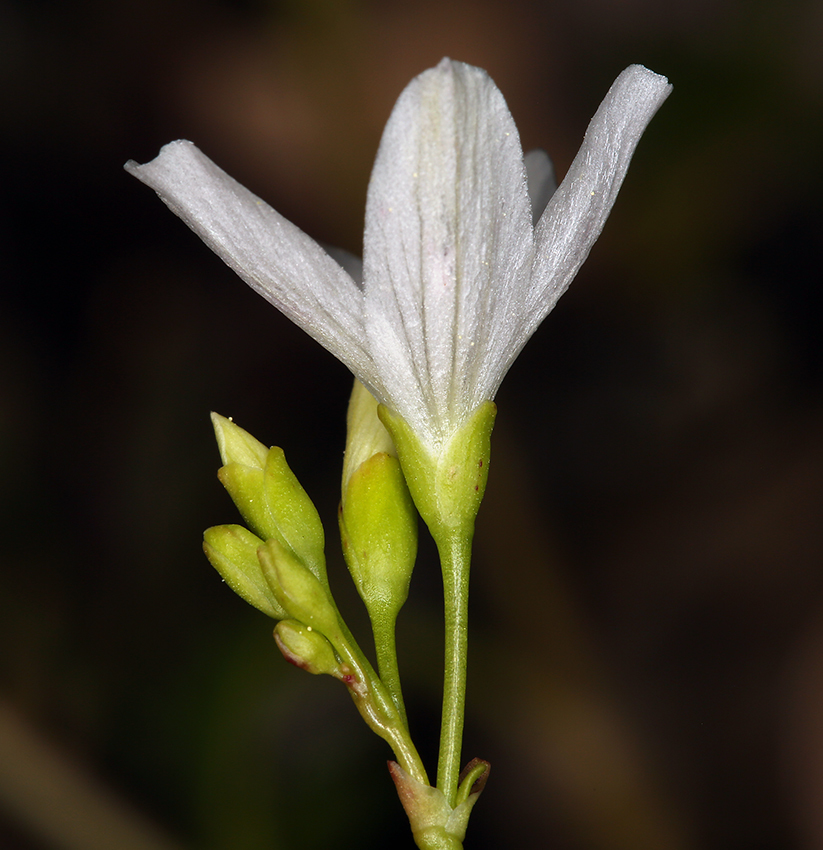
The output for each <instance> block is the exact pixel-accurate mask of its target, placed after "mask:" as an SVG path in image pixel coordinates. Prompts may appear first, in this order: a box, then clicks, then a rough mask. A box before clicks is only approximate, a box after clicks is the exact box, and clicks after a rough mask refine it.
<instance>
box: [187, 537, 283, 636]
mask: <svg viewBox="0 0 823 850" xmlns="http://www.w3.org/2000/svg"><path fill="white" fill-rule="evenodd" d="M262 543H263V541H262V540H261V539H260V538H259V537H257V536H256V535H254V534H252V533H251V532H250V531H249V530H248V529H246V528H243V526H242V525H218V526H215V527H214V528H209V529H207V530H206V532H205V534H204V535H203V551H204V552H205V553H206V557H207V558H208V559H209V561H210V562H211V565H212V566H213V567H214V568H215V569H216V570H217V572H218V573H220V575H221V576H223V578H224V579H225V581H226V584H228V586H229V587H230V588H231V589H232V590H233V591H234V592H235V593H236V594H237V595H238V596H241V597H243V599H245V600H246V602H248V603H249V604H251V605H254V607H255V608H257V609H258V610H260V611H262V612H263V613H264V614H268V615H269V617H274V619H276V620H280V619H282V618H283V617H285V616H286V612H285V611H284V610H283V608H282V607H281V605H280V603H279V602H278V601H277V599H276V598H275V596H274V594H273V593H272V591H271V588H270V587H269V585H268V582H267V581H266V579H265V578H264V577H263V570H262V568H261V567H260V561H259V560H258V559H257V550H258V548H259V547H260V546H261V545H262Z"/></svg>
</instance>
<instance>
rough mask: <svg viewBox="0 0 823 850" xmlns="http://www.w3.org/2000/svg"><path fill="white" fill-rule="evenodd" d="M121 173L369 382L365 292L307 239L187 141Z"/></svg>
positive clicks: (170, 147)
mask: <svg viewBox="0 0 823 850" xmlns="http://www.w3.org/2000/svg"><path fill="white" fill-rule="evenodd" d="M126 170H127V171H128V172H129V173H131V174H133V175H134V176H135V177H137V178H138V179H139V180H141V181H142V182H143V183H146V184H147V185H148V186H150V187H151V188H152V189H154V190H155V191H156V192H157V194H158V195H159V196H160V198H161V199H162V200H163V201H164V202H165V203H166V204H167V205H168V206H169V208H170V209H171V210H172V211H173V212H175V213H176V214H177V215H178V216H180V218H182V219H183V221H185V222H186V224H188V226H189V227H190V228H191V229H192V230H193V231H194V232H195V233H197V235H198V236H200V238H201V239H202V240H203V241H204V242H205V243H206V244H207V245H208V246H209V247H210V248H211V249H212V250H213V251H214V252H215V253H216V254H217V255H218V256H219V257H220V258H221V259H222V260H223V261H224V262H225V263H226V264H227V265H229V266H230V267H231V268H232V269H234V271H235V272H237V274H238V275H239V276H240V277H241V278H242V279H243V280H244V281H245V282H246V283H247V284H248V285H249V286H251V287H252V289H254V290H255V291H256V292H258V293H260V295H262V296H263V297H264V298H266V299H267V300H268V301H270V302H271V303H272V304H274V306H275V307H277V308H278V309H279V310H281V311H282V312H283V313H285V315H286V316H288V317H289V318H290V319H291V320H292V321H293V322H295V324H297V325H299V326H300V327H301V328H302V329H303V330H304V331H306V333H308V334H309V335H310V336H312V337H314V339H316V340H317V341H318V342H319V343H320V344H321V345H323V346H324V347H325V348H327V349H328V350H329V351H331V353H332V354H334V355H335V356H336V357H337V358H339V359H340V360H342V361H343V363H345V364H346V365H347V366H348V367H349V368H350V369H351V370H352V371H353V372H356V373H357V374H359V375H361V376H362V377H361V380H363V381H365V382H367V383H368V382H369V381H370V379H371V378H372V377H373V367H372V362H371V357H370V356H369V354H368V351H367V349H366V346H365V331H364V329H363V294H362V292H361V290H360V289H359V287H358V286H357V285H356V284H355V283H354V281H353V280H352V279H351V278H350V277H349V275H347V274H346V272H345V271H344V270H343V269H342V268H341V267H340V266H339V265H338V264H337V263H336V262H335V261H334V260H333V259H332V258H331V257H330V256H329V255H328V254H327V253H326V252H325V251H324V250H323V249H322V248H321V247H320V246H319V245H318V244H317V243H316V242H315V241H314V240H313V239H311V238H310V237H309V236H307V235H306V234H305V233H303V231H302V230H300V229H299V228H298V227H295V226H294V225H293V224H292V223H291V222H289V221H287V220H286V219H285V218H283V216H281V215H280V214H279V213H277V212H276V211H275V210H273V209H272V208H271V207H270V206H269V205H268V204H266V203H265V202H264V201H262V200H261V199H260V198H258V197H257V196H256V195H254V194H253V193H252V192H250V191H249V190H248V189H246V188H245V187H244V186H241V185H240V183H238V182H237V181H236V180H234V179H233V178H231V177H229V175H228V174H226V172H225V171H223V170H222V169H221V168H219V167H218V166H217V165H215V164H214V163H213V162H212V161H211V160H210V159H209V158H208V157H207V156H206V155H205V154H203V153H202V152H201V151H200V150H198V149H197V148H196V147H195V146H194V145H193V144H192V143H191V142H187V141H182V140H181V141H177V142H171V143H170V144H168V145H165V146H164V147H163V148H162V150H161V151H160V153H159V154H158V156H157V157H156V158H155V159H153V160H152V161H151V162H149V163H146V164H145V165H138V164H137V163H134V162H130V163H127V165H126Z"/></svg>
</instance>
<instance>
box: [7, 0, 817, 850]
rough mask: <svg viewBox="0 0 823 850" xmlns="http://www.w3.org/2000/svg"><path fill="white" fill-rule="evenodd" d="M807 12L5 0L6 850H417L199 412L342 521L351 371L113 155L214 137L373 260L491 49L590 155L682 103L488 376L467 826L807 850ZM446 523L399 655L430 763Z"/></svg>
mask: <svg viewBox="0 0 823 850" xmlns="http://www.w3.org/2000/svg"><path fill="white" fill-rule="evenodd" d="M821 43H823V6H821V4H820V3H819V2H812V0H808V2H800V0H788V2H783V1H782V0H755V2H745V0H691V2H690V1H689V0H674V2H670V3H666V4H662V3H659V2H653V0H575V1H574V2H557V3H550V2H539V0H506V2H502V0H458V1H457V2H434V0H408V2H377V0H373V2H357V0H340V1H338V0H282V2H276V0H271V2H265V0H247V2H241V0H236V1H235V2H230V0H173V2H167V1H166V0H134V2H126V3H112V2H108V0H86V2H80V1H79V0H62V1H61V0H4V2H3V3H2V5H0V80H1V82H0V280H2V306H0V352H2V353H1V354H0V481H2V495H0V500H2V503H1V504H0V522H1V523H2V526H0V535H2V536H1V537H0V540H2V555H0V558H1V559H2V563H1V565H0V566H1V569H2V573H0V847H2V848H9V849H10V850H52V848H54V850H63V848H69V850H74V848H77V850H96V848H110V850H147V848H152V850H184V849H185V850H224V848H232V850H275V849H276V848H288V850H291V848H300V850H320V848H323V850H326V848H350V847H357V848H365V850H368V848H378V847H380V848H385V847H393V846H396V847H411V839H410V838H409V837H408V834H407V833H408V827H407V824H406V823H405V818H404V815H403V813H402V811H401V809H400V806H399V804H398V803H397V800H396V797H395V794H394V790H393V788H392V786H391V783H390V782H389V779H388V775H387V772H386V770H385V760H386V758H387V757H388V756H389V752H388V750H387V748H386V747H385V745H384V744H383V743H382V742H381V741H379V740H378V739H377V738H375V737H374V736H372V735H371V734H370V733H369V732H368V731H367V729H366V728H365V726H364V725H363V724H362V722H361V721H360V718H359V717H358V716H357V714H356V712H355V710H354V709H353V707H352V705H351V704H350V700H349V699H348V697H347V695H346V694H345V692H344V689H343V688H341V687H340V686H339V685H337V684H336V683H334V682H332V681H331V680H328V679H325V678H314V677H310V676H307V675H306V674H304V673H302V672H301V671H298V670H296V669H294V668H292V667H290V666H289V665H287V664H285V663H284V662H283V660H282V658H281V657H280V655H279V653H278V652H277V650H276V647H275V645H274V643H273V641H272V640H271V636H270V632H271V625H272V623H271V622H269V621H268V620H266V619H265V618H264V617H263V615H261V614H258V613H257V612H256V611H254V610H253V609H251V608H250V607H248V606H246V605H245V604H244V603H242V602H241V601H240V600H239V599H238V598H236V597H234V596H233V595H232V594H231V593H230V591H229V590H228V589H227V588H226V587H225V586H223V585H222V584H221V582H220V580H219V578H218V576H217V575H216V573H214V571H213V570H212V569H211V567H210V566H209V565H208V563H207V562H206V560H205V558H204V557H203V556H202V554H201V552H200V542H201V533H202V531H203V529H205V528H206V527H207V526H209V525H214V524H218V523H222V522H234V521H236V517H235V512H234V508H233V506H232V505H231V503H230V501H229V499H228V497H227V496H226V494H225V493H224V492H223V491H222V488H221V487H220V486H219V484H218V482H217V480H216V478H215V472H216V469H217V466H218V454H217V451H216V448H215V446H214V443H213V436H212V433H211V429H210V425H209V420H208V412H209V411H210V410H212V409H213V410H217V411H219V412H221V413H223V414H224V415H231V416H233V417H234V419H235V420H236V421H237V422H238V423H239V424H241V425H243V426H244V427H246V428H248V429H249V430H250V431H251V432H252V433H254V434H255V435H256V436H257V437H259V438H260V439H261V440H263V441H264V442H266V443H268V444H277V445H281V446H283V447H284V448H285V450H286V454H287V457H288V458H289V460H290V462H291V465H292V467H293V469H294V470H295V471H296V473H297V474H298V476H299V477H300V479H301V481H302V483H303V484H304V486H305V487H306V489H307V490H308V491H309V493H310V495H311V496H312V497H313V498H314V499H315V502H316V504H317V505H318V508H319V510H320V512H321V514H322V516H323V518H324V521H325V523H326V528H327V532H328V538H329V542H328V547H327V548H328V553H329V560H330V571H331V574H332V582H333V586H334V588H335V591H336V594H338V595H339V596H340V597H342V601H341V605H342V606H343V607H344V608H345V610H346V612H347V614H348V616H349V618H350V620H351V621H352V625H353V628H354V629H355V631H358V632H359V633H360V635H361V636H362V639H363V641H364V642H365V632H364V631H363V629H364V626H365V623H364V619H365V618H364V614H363V612H362V606H361V605H360V603H359V601H358V600H357V599H356V597H355V595H354V594H353V592H352V591H351V590H350V588H349V584H348V580H347V577H346V575H345V570H344V568H343V566H342V560H341V558H340V556H339V554H338V545H337V543H336V539H335V538H336V535H335V532H334V529H335V525H336V521H335V511H336V505H337V499H338V497H339V495H338V487H339V482H338V476H339V469H340V460H341V454H342V449H343V439H344V436H343V417H344V413H345V407H346V402H347V396H348V392H349V389H350V379H349V376H348V374H347V372H346V371H345V369H344V368H343V367H341V366H340V365H339V364H338V363H337V362H336V361H335V360H334V359H333V358H332V357H331V355H329V354H327V353H326V352H325V351H324V350H322V349H321V348H320V347H319V346H318V345H317V344H315V343H314V342H312V341H311V340H310V339H309V338H308V337H306V336H304V335H303V334H301V332H299V331H298V330H296V329H295V328H294V327H292V326H291V325H290V324H289V322H288V321H287V320H286V319H284V318H283V317H282V316H280V315H279V314H278V313H276V311H275V310H274V309H273V308H271V307H269V306H268V305H266V304H265V302H263V301H262V300H260V299H259V298H258V297H257V296H256V295H254V294H253V293H252V292H251V291H250V290H248V289H247V288H246V287H245V286H244V285H243V284H242V283H241V282H240V281H239V280H238V279H237V278H235V277H234V276H233V274H232V273H231V272H230V271H229V270H228V269H226V268H225V267H224V266H223V265H222V264H221V263H220V261H219V260H217V259H216V258H215V257H214V256H213V255H212V254H211V253H210V252H209V251H208V250H207V249H206V248H205V247H203V246H202V245H201V244H200V243H199V241H198V240H197V239H196V237H194V236H193V235H192V234H191V233H190V232H189V231H188V230H187V229H186V228H185V226H184V225H182V224H181V222H179V221H178V220H177V219H176V218H175V217H174V216H172V215H171V214H170V213H169V212H168V211H167V210H166V209H165V207H163V205H162V204H161V203H160V202H159V201H158V200H157V198H156V197H155V196H154V194H153V193H152V192H150V191H149V190H148V189H146V188H145V187H144V186H142V185H140V184H139V183H138V182H137V181H135V180H133V179H132V178H130V177H129V176H127V175H126V174H125V172H123V170H122V164H123V163H124V161H125V160H127V159H129V158H134V159H136V160H138V161H146V160H148V159H150V158H152V157H153V156H155V154H156V153H157V151H158V149H159V148H160V146H161V145H162V144H163V143H165V142H167V141H169V140H172V139H176V138H189V139H192V140H193V141H195V142H196V143H197V144H198V145H199V146H200V147H201V148H202V149H203V150H204V151H205V152H206V153H207V154H208V155H209V156H211V157H212V158H213V159H214V160H216V161H217V162H218V163H219V164H221V165H222V166H223V167H224V168H225V169H226V170H227V171H229V172H230V173H231V174H232V175H233V176H235V177H237V178H238V179H239V180H241V181H242V182H244V183H245V184H247V185H248V186H249V187H251V188H252V189H253V190H254V191H256V192H257V193H258V194H259V195H261V196H263V197H264V198H266V199H267V200H268V201H269V202H270V203H271V204H272V205H273V206H275V207H276V208H277V209H278V210H279V211H281V212H282V213H283V214H285V215H286V216H287V217H289V218H291V219H292V220H293V221H295V222H296V223H297V224H298V225H299V226H300V227H302V228H303V229H304V230H306V231H307V232H308V233H310V234H311V235H312V236H314V237H316V238H318V239H320V240H323V241H324V242H326V243H329V244H333V245H338V246H341V247H344V248H347V249H348V250H350V251H353V252H359V251H360V246H361V241H360V240H361V234H362V223H363V209H364V202H365V192H366V185H367V181H368V176H369V172H370V168H371V163H372V161H373V157H374V153H375V150H376V147H377V144H378V141H379V137H380V132H381V130H382V126H383V124H384V123H385V121H386V119H387V117H388V114H389V111H390V109H391V106H392V104H393V102H394V100H395V98H396V97H397V95H398V94H399V93H400V91H401V90H402V88H403V86H404V85H405V84H406V83H407V82H408V81H409V80H410V79H411V78H412V76H414V75H415V74H417V73H419V72H420V71H422V70H424V69H425V68H427V67H429V66H431V65H433V64H435V63H436V62H437V61H438V60H439V59H440V58H441V57H442V56H443V55H449V56H451V57H452V58H455V59H460V60H463V61H466V62H470V63H473V64H476V65H480V66H482V67H484V68H486V69H487V70H488V71H489V72H490V74H491V75H492V77H493V78H494V79H495V81H496V82H497V83H498V85H499V86H500V88H501V89H502V91H503V93H504V95H505V96H506V98H507V99H508V102H509V105H510V108H511V110H512V112H513V114H514V117H515V120H516V121H517V123H518V126H519V128H520V131H521V136H522V141H523V144H524V147H525V148H526V149H528V148H531V147H536V146H542V147H545V148H546V149H547V150H548V151H549V152H550V154H551V155H552V157H553V158H554V160H555V163H556V166H557V169H558V172H559V174H560V175H562V174H564V173H565V170H566V169H567V167H568V165H569V163H570V162H571V159H572V157H573V156H574V153H575V150H576V148H577V146H578V144H579V142H580V139H581V137H582V134H583V131H584V130H585V127H586V124H587V122H588V120H589V118H590V117H591V115H592V114H593V112H594V110H595V108H596V107H597V105H598V104H599V102H600V100H601V98H602V97H603V95H604V94H605V92H606V90H607V89H608V87H609V85H610V84H611V82H612V80H613V79H614V78H615V77H616V76H617V74H618V73H619V71H620V70H622V69H623V68H624V67H625V66H626V65H628V64H631V63H634V62H640V63H643V64H646V65H648V66H649V67H651V68H652V69H653V70H655V71H657V72H659V73H662V74H665V75H666V76H668V77H669V78H670V80H671V81H672V82H673V83H674V86H675V89H674V93H673V95H672V96H671V98H670V99H669V100H668V102H667V103H666V104H665V105H664V106H663V108H662V109H661V111H660V113H659V114H658V116H657V117H656V118H655V119H654V121H653V122H652V124H651V126H650V129H649V130H648V132H647V133H646V136H645V137H644V139H643V140H642V142H641V144H640V146H639V149H638V151H637V154H636V156H635V160H634V162H633V164H632V167H631V169H630V171H629V175H628V179H627V181H626V183H625V186H624V189H623V191H622V193H621V196H620V199H619V200H618V203H617V205H616V207H615V210H614V213H613V215H612V218H611V220H610V221H609V223H608V225H607V227H606V231H605V233H604V235H603V237H602V238H601V240H600V242H599V243H598V245H597V246H596V248H595V250H594V251H593V253H592V256H591V257H590V259H589V261H588V262H587V264H586V266H585V267H584V269H583V271H582V273H581V274H580V275H579V277H578V280H577V281H576V282H575V284H574V285H573V286H572V288H571V290H570V291H569V293H568V294H567V295H566V296H565V297H564V298H563V299H562V301H561V303H560V305H559V306H558V308H557V309H556V310H555V312H554V313H553V314H552V315H551V316H550V317H549V319H548V320H547V321H546V322H545V324H544V325H543V327H542V328H541V329H540V331H539V332H538V333H537V335H536V336H535V338H534V339H533V340H532V341H531V342H530V343H529V345H528V346H527V348H526V350H525V351H524V353H523V355H522V356H521V357H520V359H519V360H518V362H517V363H516V364H515V366H514V367H513V369H512V371H511V373H510V374H509V376H508V377H507V379H506V381H505V382H504V384H503V387H502V389H501V391H500V393H499V395H498V399H497V401H498V403H499V409H500V413H499V417H498V425H497V428H496V432H495V437H494V443H493V463H492V475H491V478H490V485H489V490H488V494H487V501H486V504H484V507H483V510H482V512H481V517H480V524H479V525H480V527H479V531H478V537H477V546H476V558H475V564H474V569H473V608H472V613H473V621H472V622H473V626H472V630H473V631H472V650H471V663H470V671H469V677H470V693H469V699H470V703H469V705H470V707H469V715H468V725H467V731H466V741H465V758H466V760H468V759H469V758H470V757H472V756H475V755H477V756H481V757H484V758H487V759H489V760H490V761H491V762H492V764H493V770H492V775H491V780H490V782H489V785H488V786H487V790H486V791H485V794H484V796H483V799H482V800H481V802H480V804H479V805H478V807H477V808H476V809H475V814H474V816H473V818H472V823H471V825H470V828H469V836H468V841H467V846H468V847H469V848H477V850H480V848H492V847H495V848H499V847H507V848H508V847H511V848H521V847H522V848H531V847H541V846H547V847H552V848H557V850H697V848H700V850H721V848H722V850H777V848H792V849H793V848H797V850H806V849H808V850H814V848H820V847H823V571H822V570H821V561H822V559H823V522H821V516H820V514H821V508H823V428H821V426H822V425H823V407H822V406H821V399H820V389H821V379H822V378H823V347H822V346H821V335H820V319H821V282H822V281H821V266H822V265H823V262H822V261H823V256H821V255H823V247H822V246H823V238H821V235H822V234H823V206H821V197H822V196H823V168H821V162H820V159H821V152H823V59H822V58H821ZM438 582H439V579H438V575H437V567H436V562H435V561H434V559H433V558H432V554H431V550H430V547H429V546H426V545H424V546H423V553H422V560H421V563H420V564H419V567H418V571H417V573H416V574H415V578H414V581H413V588H412V599H411V601H410V603H409V605H408V608H407V609H406V610H405V611H404V613H403V614H402V615H401V624H400V649H401V669H402V671H403V673H404V681H405V687H406V691H407V699H408V702H409V705H410V710H411V715H412V719H413V725H414V731H415V733H416V736H417V737H418V738H419V739H420V740H421V742H423V743H422V744H421V747H422V749H423V751H424V753H425V756H426V758H427V760H428V763H429V764H430V765H432V766H433V763H434V756H435V747H436V744H435V737H436V733H437V725H438V717H439V689H440V684H439V675H440V673H439V670H440V652H441V645H442V637H441V634H440V631H441V626H440V616H441V614H440V612H439V607H440V606H439V604H438V595H439V587H438Z"/></svg>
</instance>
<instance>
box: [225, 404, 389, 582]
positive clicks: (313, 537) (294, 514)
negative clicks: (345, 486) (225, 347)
mask: <svg viewBox="0 0 823 850" xmlns="http://www.w3.org/2000/svg"><path fill="white" fill-rule="evenodd" d="M212 422H213V423H214V429H215V434H216V435H217V442H218V445H219V447H220V455H221V457H222V458H223V460H224V463H225V465H224V466H223V467H221V469H220V471H219V472H218V473H217V475H218V478H219V479H220V482H221V483H222V484H223V486H224V487H225V488H226V490H227V491H228V493H229V495H230V496H231V497H232V500H233V501H234V503H235V505H236V506H237V509H238V510H239V511H240V514H241V515H242V517H243V519H244V520H245V521H246V523H247V524H248V525H249V527H250V528H251V529H252V531H254V532H255V534H257V535H258V537H260V538H262V539H263V540H268V539H269V538H276V539H277V540H278V541H279V542H280V543H281V544H283V545H284V546H287V547H288V548H290V549H291V550H292V551H293V552H294V553H295V555H297V557H298V558H299V559H300V560H301V561H302V562H303V563H304V564H305V565H306V566H307V567H308V568H309V569H310V570H311V571H312V572H313V573H314V575H315V576H317V578H319V579H320V580H321V581H322V582H323V583H326V561H325V556H324V552H323V549H324V546H325V539H324V535H323V525H322V523H321V522H320V516H319V515H318V513H317V510H316V508H315V507H314V505H313V504H312V501H311V499H309V497H308V495H307V494H306V491H305V490H304V489H303V488H302V487H301V486H300V482H299V481H298V480H297V478H296V477H295V475H294V473H293V472H292V471H291V469H290V468H289V465H288V464H287V463H286V458H285V455H284V454H283V450H282V449H281V448H278V447H277V446H274V447H273V448H271V449H267V448H266V447H265V446H264V445H263V444H262V443H260V442H259V441H257V440H255V438H254V437H252V436H251V434H249V433H248V432H246V431H244V430H243V429H242V428H240V427H238V426H237V425H235V424H234V423H233V422H231V421H230V420H228V419H225V418H224V417H222V416H218V415H217V414H215V413H213V414H212ZM381 427H382V426H381Z"/></svg>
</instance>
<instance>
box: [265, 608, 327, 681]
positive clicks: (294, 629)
mask: <svg viewBox="0 0 823 850" xmlns="http://www.w3.org/2000/svg"><path fill="white" fill-rule="evenodd" d="M274 639H275V641H277V646H278V647H279V648H280V651H281V652H282V653H283V657H284V658H285V659H286V661H288V662H289V663H290V664H294V666H295V667H301V668H302V669H303V670H308V671H309V673H314V674H315V675H318V674H320V673H328V674H329V675H332V676H333V675H335V674H337V673H338V672H339V669H340V662H339V661H338V660H337V657H336V656H335V654H334V650H333V649H332V646H331V644H330V643H329V642H328V641H327V640H326V638H324V637H323V635H321V634H320V633H319V632H316V631H314V630H313V629H312V628H311V626H304V625H303V624H302V623H298V622H297V620H281V621H280V622H279V623H278V624H277V626H275V629H274Z"/></svg>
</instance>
